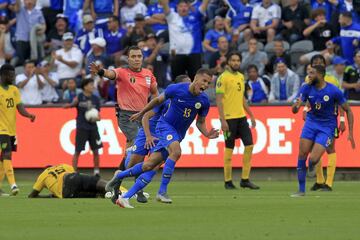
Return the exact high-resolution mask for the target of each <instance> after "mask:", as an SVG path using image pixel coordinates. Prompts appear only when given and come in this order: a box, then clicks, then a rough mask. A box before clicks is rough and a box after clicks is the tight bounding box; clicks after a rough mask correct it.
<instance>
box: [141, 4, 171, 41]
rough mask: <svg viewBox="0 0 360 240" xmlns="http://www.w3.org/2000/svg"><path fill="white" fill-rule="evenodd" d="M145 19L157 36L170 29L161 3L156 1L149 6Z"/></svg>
mask: <svg viewBox="0 0 360 240" xmlns="http://www.w3.org/2000/svg"><path fill="white" fill-rule="evenodd" d="M145 20H146V24H147V25H150V26H151V27H152V29H153V31H154V33H155V34H156V35H157V36H158V35H159V34H160V33H162V32H163V31H165V30H167V29H168V26H167V24H166V17H165V14H164V8H163V7H162V6H161V5H160V4H159V3H154V4H151V5H149V6H148V9H147V12H146V16H145Z"/></svg>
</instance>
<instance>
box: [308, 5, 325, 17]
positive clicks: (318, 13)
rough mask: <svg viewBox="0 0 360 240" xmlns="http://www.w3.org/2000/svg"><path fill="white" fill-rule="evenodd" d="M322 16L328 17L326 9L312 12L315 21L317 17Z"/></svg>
mask: <svg viewBox="0 0 360 240" xmlns="http://www.w3.org/2000/svg"><path fill="white" fill-rule="evenodd" d="M320 15H324V16H326V12H325V9H323V8H317V9H315V10H313V11H312V12H311V18H312V19H315V18H316V17H318V16H320Z"/></svg>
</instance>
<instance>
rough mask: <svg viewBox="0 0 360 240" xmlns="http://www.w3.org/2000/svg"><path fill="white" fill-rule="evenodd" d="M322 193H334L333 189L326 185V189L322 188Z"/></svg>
mask: <svg viewBox="0 0 360 240" xmlns="http://www.w3.org/2000/svg"><path fill="white" fill-rule="evenodd" d="M321 191H322V192H331V191H332V188H331V187H330V186H329V185H327V184H324V187H323V188H321Z"/></svg>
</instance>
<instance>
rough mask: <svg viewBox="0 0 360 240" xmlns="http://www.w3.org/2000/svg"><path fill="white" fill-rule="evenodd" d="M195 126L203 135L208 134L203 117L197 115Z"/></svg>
mask: <svg viewBox="0 0 360 240" xmlns="http://www.w3.org/2000/svg"><path fill="white" fill-rule="evenodd" d="M196 127H197V128H198V129H199V131H200V132H201V134H202V135H204V136H205V137H207V136H208V130H207V128H206V121H205V118H204V117H200V116H199V117H198V118H197V119H196Z"/></svg>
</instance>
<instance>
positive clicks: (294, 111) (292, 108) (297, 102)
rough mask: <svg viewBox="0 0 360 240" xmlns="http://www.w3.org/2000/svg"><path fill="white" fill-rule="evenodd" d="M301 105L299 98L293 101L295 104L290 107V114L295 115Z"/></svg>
mask: <svg viewBox="0 0 360 240" xmlns="http://www.w3.org/2000/svg"><path fill="white" fill-rule="evenodd" d="M301 103H302V101H301V99H300V98H297V99H296V100H295V103H294V104H293V105H292V106H291V110H292V112H293V113H294V114H296V113H298V112H299V109H300V107H301Z"/></svg>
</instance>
